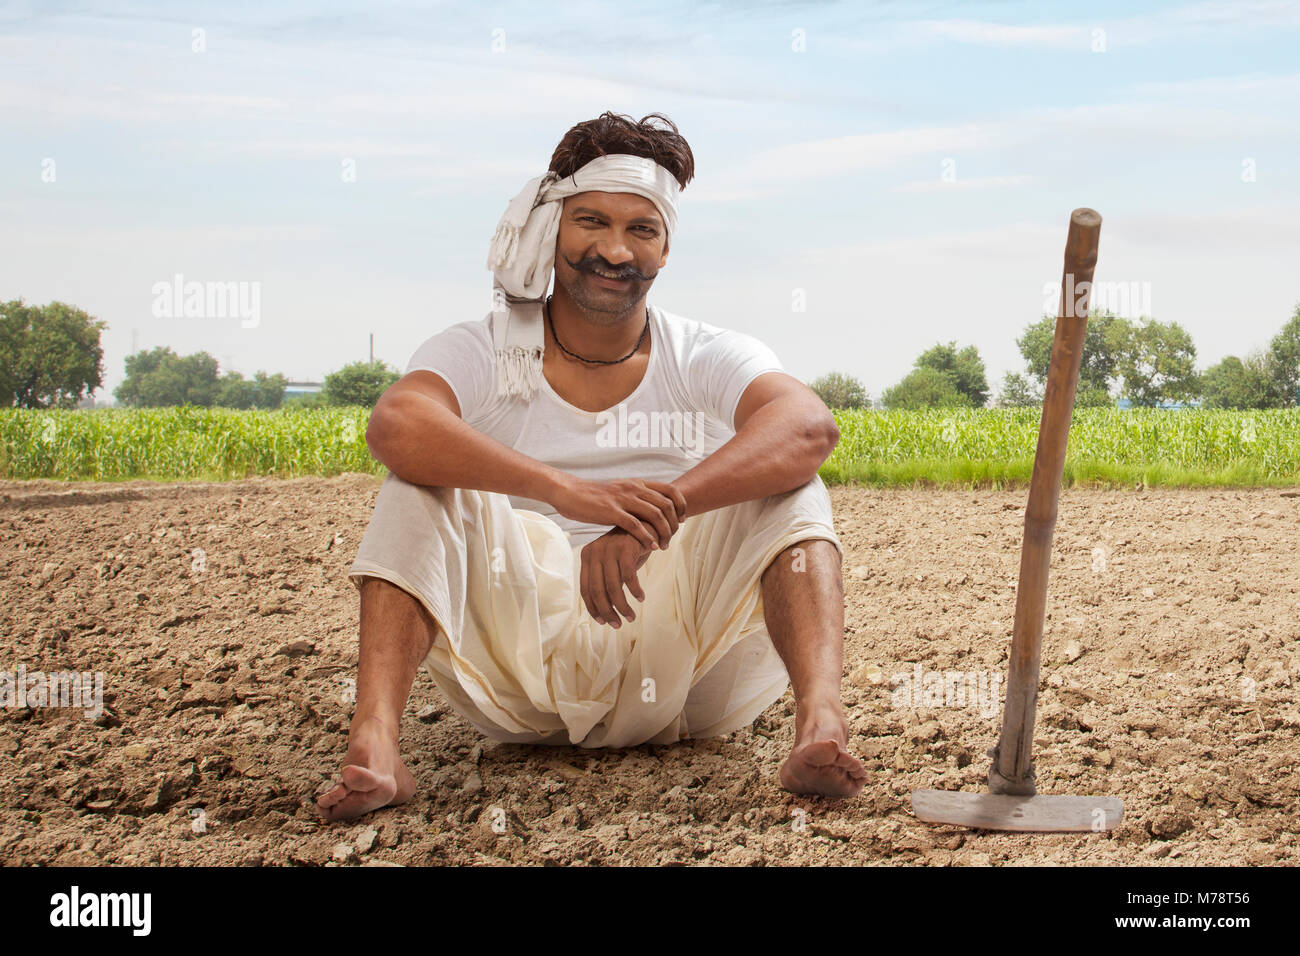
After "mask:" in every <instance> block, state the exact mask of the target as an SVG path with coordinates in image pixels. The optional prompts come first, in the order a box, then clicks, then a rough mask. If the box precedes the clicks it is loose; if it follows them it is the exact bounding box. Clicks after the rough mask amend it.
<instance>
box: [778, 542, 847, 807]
mask: <svg viewBox="0 0 1300 956" xmlns="http://www.w3.org/2000/svg"><path fill="white" fill-rule="evenodd" d="M762 580H763V617H764V620H765V621H766V622H767V630H768V633H769V634H770V635H771V638H772V643H773V645H774V646H775V647H776V651H777V653H778V654H780V655H781V660H782V661H783V662H784V663H785V668H786V671H787V672H788V673H789V674H790V684H791V685H792V687H793V688H794V700H795V708H796V710H795V724H794V727H795V730H794V749H793V750H792V751H791V752H790V756H789V757H788V758H787V759H786V761H785V763H784V764H782V765H781V786H783V787H785V789H787V790H792V791H794V792H795V793H820V794H825V795H827V796H833V797H849V796H853V795H855V794H857V793H858V792H859V791H860V790H861V789H862V787H863V785H864V784H865V783H866V779H867V771H866V769H865V768H864V767H863V766H862V764H861V763H860V762H859V761H858V760H857V758H855V757H854V756H853V755H852V754H850V753H849V752H848V742H849V726H848V721H846V720H845V718H844V705H843V704H842V703H841V701H840V680H841V675H842V673H843V667H844V587H843V583H842V581H841V579H840V554H839V551H838V550H837V549H836V547H835V545H834V544H833V543H831V542H830V541H827V540H824V539H810V540H807V541H799V542H797V543H795V544H793V545H791V546H790V547H788V548H786V549H785V550H784V551H782V552H781V553H780V554H778V555H777V556H776V558H775V559H773V561H772V563H771V564H770V565H768V566H767V568H766V570H764V572H763V579H762Z"/></svg>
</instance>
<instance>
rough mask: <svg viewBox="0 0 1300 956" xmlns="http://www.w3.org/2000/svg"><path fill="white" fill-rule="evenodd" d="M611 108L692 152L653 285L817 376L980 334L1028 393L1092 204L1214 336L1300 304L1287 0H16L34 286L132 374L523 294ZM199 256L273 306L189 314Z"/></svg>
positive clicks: (9, 293) (0, 259)
mask: <svg viewBox="0 0 1300 956" xmlns="http://www.w3.org/2000/svg"><path fill="white" fill-rule="evenodd" d="M606 110H613V111H615V112H618V113H624V114H628V115H630V116H632V117H634V118H637V119H639V118H640V117H642V116H644V115H645V114H647V113H651V112H660V113H664V114H666V115H667V116H668V117H670V118H671V119H672V120H673V122H674V123H676V124H677V126H678V128H679V130H680V131H681V133H682V135H683V136H685V138H686V139H687V141H688V142H689V143H690V145H691V148H692V151H693V153H694V156H695V161H696V178H695V180H694V181H692V182H691V183H690V184H689V185H688V186H687V188H686V189H685V190H684V191H683V193H682V195H681V201H680V207H679V222H678V231H677V233H676V235H675V236H674V237H673V240H672V249H671V252H670V254H669V261H668V265H667V266H666V267H665V268H664V269H663V270H662V272H661V273H660V275H659V277H658V278H657V279H656V281H655V283H654V285H653V287H652V289H651V291H650V294H649V302H650V304H651V305H657V306H659V307H661V308H664V309H667V310H668V311H670V312H675V313H677V314H679V315H683V316H687V317H690V318H694V319H699V320H701V321H704V322H708V323H710V324H713V325H717V326H722V327H726V328H735V329H740V330H742V331H744V332H747V333H749V334H751V335H754V336H756V337H757V338H759V339H761V340H762V341H764V342H765V343H767V344H768V345H769V346H771V347H772V348H773V349H774V350H775V352H776V353H777V355H778V356H779V357H780V358H781V361H782V363H783V364H784V366H785V368H786V370H787V371H788V372H789V373H790V374H792V375H795V376H797V377H799V378H801V379H803V380H804V381H810V380H811V379H813V378H815V377H817V376H820V375H823V374H825V373H827V372H831V371H839V372H843V373H846V374H849V375H853V376H855V377H857V378H859V379H860V380H861V381H862V382H863V383H864V385H865V386H866V388H867V390H868V392H869V393H870V395H871V396H873V397H878V396H879V394H880V393H881V392H882V391H883V390H884V389H885V388H887V387H889V386H890V385H892V384H894V383H896V382H897V381H899V380H900V379H901V378H902V377H903V376H904V375H905V374H906V373H907V372H908V370H909V369H910V368H911V366H912V363H913V361H914V360H915V358H916V356H917V355H919V354H920V353H921V352H922V351H924V350H925V349H926V348H928V347H930V346H932V345H934V344H935V343H936V342H948V341H954V340H955V341H956V342H957V344H958V345H959V346H965V345H975V346H976V347H977V348H978V349H979V351H980V354H981V355H982V356H983V358H984V360H985V362H986V365H987V367H988V374H989V381H990V384H991V385H993V386H994V388H995V391H996V386H997V384H998V383H999V382H1000V381H1001V378H1002V376H1003V374H1004V373H1005V372H1007V371H1012V370H1015V371H1021V370H1023V366H1024V362H1023V359H1022V358H1021V356H1020V354H1019V351H1018V349H1017V347H1016V344H1015V339H1016V337H1017V336H1018V335H1019V334H1021V332H1022V331H1023V330H1024V328H1025V326H1027V325H1028V324H1030V323H1031V322H1034V321H1036V320H1037V319H1039V318H1040V317H1041V316H1042V315H1043V314H1045V313H1052V314H1055V308H1056V298H1055V295H1056V293H1055V292H1054V286H1055V285H1056V284H1057V283H1059V281H1060V278H1061V271H1062V254H1063V251H1064V244H1065V237H1066V230H1067V225H1068V221H1069V215H1070V211H1071V210H1072V209H1074V208H1076V207H1080V206H1089V207H1091V208H1093V209H1096V210H1097V211H1098V212H1099V213H1101V215H1102V219H1103V222H1102V228H1101V245H1100V255H1099V259H1098V265H1097V270H1096V280H1097V283H1098V287H1097V292H1096V293H1095V294H1094V303H1095V304H1102V303H1105V302H1109V303H1110V304H1112V305H1113V306H1114V308H1115V310H1116V311H1118V312H1120V313H1122V314H1129V315H1132V316H1137V315H1149V316H1151V317H1153V318H1155V319H1158V320H1160V321H1162V322H1178V323H1179V324H1180V325H1182V326H1183V327H1184V328H1185V329H1187V330H1188V331H1189V332H1190V333H1191V335H1192V337H1193V339H1194V341H1195V343H1196V345H1197V349H1198V366H1199V367H1202V368H1204V367H1206V366H1208V365H1211V364H1213V363H1215V362H1217V361H1218V360H1219V359H1221V358H1223V357H1224V356H1225V355H1229V354H1236V355H1244V354H1246V353H1247V352H1249V351H1251V350H1253V349H1259V348H1264V347H1266V346H1267V344H1268V341H1269V339H1270V338H1271V337H1272V336H1273V335H1274V334H1275V333H1276V332H1277V331H1278V330H1279V329H1280V328H1281V327H1282V325H1283V323H1284V322H1285V321H1286V320H1287V319H1288V318H1289V316H1290V315H1291V313H1292V312H1293V310H1294V309H1295V308H1296V306H1297V304H1300V228H1297V226H1296V224H1297V222H1300V148H1297V147H1298V146H1300V2H1290V0H1252V2H1205V3H1141V2H1128V3H1111V2H1093V3H1088V4H1082V3H1073V4H1066V3H1045V2H1036V3H1024V2H992V3H929V2H906V3H905V2H864V0H854V2H844V3H828V2H784V3H781V2H771V3H744V4H740V3H680V2H661V3H657V4H654V5H628V4H594V3H584V2H566V3H564V4H556V5H542V4H524V3H519V4H513V3H491V2H482V3H429V4H384V3H362V2H340V0H333V2H314V3H310V4H308V3H246V2H243V0H223V2H221V3H200V4H186V3H146V2H135V3H132V2H119V3H113V4H100V3H59V2H54V3H9V2H3V0H0V301H3V300H8V299H15V298H21V299H23V300H25V301H26V302H28V303H34V304H44V303H46V302H50V301H54V300H58V301H63V302H68V303H71V304H73V305H76V306H78V307H80V308H82V309H85V310H86V311H87V312H89V313H90V314H91V315H93V316H95V317H96V318H99V319H102V320H104V321H105V322H106V323H107V328H106V329H105V331H104V333H103V340H102V341H103V345H104V349H105V355H104V371H105V375H104V379H105V381H104V387H103V388H101V389H100V390H99V392H98V393H97V397H99V398H100V399H101V400H105V399H109V398H110V393H111V390H112V389H113V388H114V387H115V386H116V385H117V384H119V383H120V382H121V380H122V377H123V371H124V368H123V362H124V359H125V358H126V356H127V355H128V354H130V353H131V352H132V351H133V350H137V349H149V348H153V347H156V346H162V345H166V346H170V347H171V348H173V349H175V350H176V351H177V352H179V353H181V354H188V353H191V352H196V351H200V350H202V351H207V352H209V353H211V354H212V355H213V356H215V357H216V358H217V359H218V361H219V362H220V364H221V367H222V370H223V371H225V370H227V369H234V370H236V371H239V372H242V373H243V374H245V375H248V376H251V375H252V374H253V373H254V372H255V371H257V370H262V369H264V370H266V371H269V372H282V373H284V374H285V375H287V376H288V377H289V378H291V379H295V380H316V381H319V380H320V379H321V377H322V376H324V375H325V374H326V373H327V372H330V371H333V370H335V369H337V368H339V367H341V366H343V365H344V364H346V363H348V362H352V361H356V360H359V359H360V360H364V359H366V358H368V349H369V337H370V336H371V335H372V334H373V336H374V343H375V345H374V350H375V356H376V357H377V358H380V359H383V360H385V361H387V362H388V363H389V364H391V365H392V366H394V367H395V368H397V369H399V370H401V369H404V368H405V365H406V363H407V361H408V359H409V358H410V356H411V354H412V352H414V351H415V349H416V347H417V346H418V345H419V344H420V343H421V342H422V341H424V340H425V339H426V338H428V337H429V336H430V335H432V334H434V333H436V332H438V331H441V330H442V329H445V328H447V327H448V326H450V325H454V324H456V323H458V322H464V321H474V320H479V319H482V318H483V317H484V316H485V315H486V314H487V313H488V311H489V310H490V307H491V273H490V272H489V271H488V269H487V266H486V256H487V247H488V242H489V239H490V238H491V236H492V233H493V231H494V229H495V227H496V223H497V220H498V219H499V217H500V215H501V213H502V212H503V211H504V209H505V206H506V203H507V202H508V201H509V200H510V199H511V198H512V197H513V196H514V195H515V194H516V193H518V192H519V190H520V189H521V188H522V186H523V185H524V183H525V182H526V181H527V180H528V179H530V178H532V177H534V176H537V175H540V174H541V173H542V172H544V171H545V169H546V166H547V164H548V162H549V160H550V156H551V153H552V151H553V150H554V148H555V145H556V143H557V142H558V141H559V140H560V138H561V137H562V136H563V135H564V133H565V131H566V130H568V129H569V128H570V127H571V126H573V125H574V124H575V123H578V122H581V121H583V120H587V119H591V118H594V117H596V116H598V115H599V114H601V113H602V112H604V111H606ZM178 276H179V277H182V278H180V279H179V280H178V279H177V277H178ZM194 281H198V282H204V283H213V284H222V283H237V284H239V285H238V286H237V287H232V288H237V289H238V291H239V292H240V293H242V294H243V295H244V299H243V303H242V304H243V305H244V306H245V307H246V308H245V309H244V310H242V311H241V309H239V308H237V307H236V305H237V301H235V300H232V302H231V303H230V304H229V305H228V307H226V308H225V309H222V308H220V307H219V303H218V304H217V305H216V306H214V307H213V308H212V309H210V310H204V311H205V312H206V313H207V314H201V315H193V314H186V312H185V310H184V309H181V310H170V311H169V309H168V308H167V306H169V305H170V304H172V303H173V295H172V294H171V293H170V291H165V290H171V289H172V288H174V287H175V286H176V284H177V283H178V282H180V283H181V284H184V283H188V282H194ZM254 295H255V296H256V298H254V297H253V296H254ZM1106 296H1108V297H1109V298H1108V299H1106V298H1103V297H1106ZM254 306H255V307H256V308H254Z"/></svg>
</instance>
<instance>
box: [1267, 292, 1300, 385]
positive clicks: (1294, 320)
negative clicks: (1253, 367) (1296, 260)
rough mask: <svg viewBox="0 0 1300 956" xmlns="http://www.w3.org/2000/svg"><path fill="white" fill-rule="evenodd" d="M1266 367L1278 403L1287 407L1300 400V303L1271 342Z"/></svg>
mask: <svg viewBox="0 0 1300 956" xmlns="http://www.w3.org/2000/svg"><path fill="white" fill-rule="evenodd" d="M1265 367H1266V368H1267V370H1268V376H1269V379H1270V381H1271V383H1272V389H1273V392H1274V396H1275V400H1276V403H1277V405H1279V406H1281V407H1283V408H1287V407H1290V406H1292V405H1295V404H1296V402H1297V401H1300V394H1298V393H1297V390H1300V305H1297V306H1296V308H1295V312H1294V313H1293V314H1292V315H1291V319H1290V321H1288V322H1287V324H1286V325H1284V326H1282V331H1281V332H1279V333H1278V334H1277V335H1275V336H1274V337H1273V341H1272V342H1271V343H1270V344H1269V347H1268V354H1267V355H1266V356H1265Z"/></svg>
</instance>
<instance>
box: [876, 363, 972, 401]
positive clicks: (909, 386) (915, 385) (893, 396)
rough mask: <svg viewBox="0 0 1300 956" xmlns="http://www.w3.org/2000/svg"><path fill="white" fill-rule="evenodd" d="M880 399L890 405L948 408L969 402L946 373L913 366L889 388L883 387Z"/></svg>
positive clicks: (968, 398) (967, 397)
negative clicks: (913, 367) (900, 379)
mask: <svg viewBox="0 0 1300 956" xmlns="http://www.w3.org/2000/svg"><path fill="white" fill-rule="evenodd" d="M881 402H882V403H883V404H884V406H885V407H886V408H890V409H895V408H951V407H953V406H968V405H970V397H969V396H967V395H964V394H962V392H960V391H958V389H957V385H956V383H954V382H953V380H952V376H951V375H949V374H948V373H946V372H941V371H939V370H938V369H935V368H917V369H913V370H912V371H911V372H909V373H908V375H907V377H906V378H904V379H903V380H902V381H901V382H899V383H898V384H897V385H895V386H894V387H893V388H888V389H885V394H884V395H883V396H882V397H881Z"/></svg>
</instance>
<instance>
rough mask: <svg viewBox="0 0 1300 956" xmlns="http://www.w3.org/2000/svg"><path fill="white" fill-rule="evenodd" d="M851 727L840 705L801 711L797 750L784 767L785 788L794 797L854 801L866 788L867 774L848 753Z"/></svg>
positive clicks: (811, 707)
mask: <svg viewBox="0 0 1300 956" xmlns="http://www.w3.org/2000/svg"><path fill="white" fill-rule="evenodd" d="M848 742H849V725H848V721H846V720H845V719H844V709H843V708H842V707H841V706H840V705H839V704H838V703H835V704H811V705H808V706H803V707H800V708H799V710H798V712H797V715H796V717H795V731H794V749H793V750H791V751H790V756H789V757H787V758H786V761H785V763H783V764H782V765H781V786H782V787H784V788H785V789H786V790H790V791H792V792H794V793H817V794H821V795H823V796H827V797H853V796H856V795H857V794H858V793H859V792H860V791H861V790H862V788H863V786H865V785H866V782H867V771H866V768H865V767H863V766H862V764H861V762H860V761H859V760H858V759H857V758H856V757H854V756H853V755H852V754H851V753H849V751H848Z"/></svg>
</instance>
